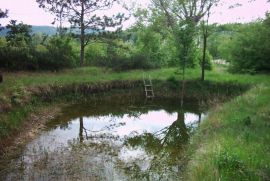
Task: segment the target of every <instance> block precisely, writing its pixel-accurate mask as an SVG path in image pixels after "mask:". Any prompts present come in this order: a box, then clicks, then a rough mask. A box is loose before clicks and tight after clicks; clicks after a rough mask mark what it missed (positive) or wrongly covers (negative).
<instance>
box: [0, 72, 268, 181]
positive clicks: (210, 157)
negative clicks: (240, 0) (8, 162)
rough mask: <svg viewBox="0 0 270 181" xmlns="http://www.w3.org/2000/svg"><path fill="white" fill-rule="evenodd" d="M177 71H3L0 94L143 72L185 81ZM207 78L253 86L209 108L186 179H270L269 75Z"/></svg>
mask: <svg viewBox="0 0 270 181" xmlns="http://www.w3.org/2000/svg"><path fill="white" fill-rule="evenodd" d="M176 71H177V70H176V69H174V68H170V69H160V70H150V71H141V70H135V71H129V72H113V71H111V70H108V69H102V68H95V67H92V68H78V69H73V70H65V71H61V72H57V73H51V72H50V73H49V72H41V73H29V72H18V73H5V74H4V83H1V84H0V99H1V98H2V99H7V98H6V97H9V96H11V95H12V94H13V93H14V92H16V91H17V90H18V89H20V90H22V89H24V88H25V87H35V86H42V85H48V84H56V85H69V84H73V83H84V82H87V83H91V82H93V83H94V82H106V81H112V80H142V77H143V73H146V74H149V75H151V77H152V79H157V80H167V79H169V78H171V77H175V78H176V79H177V80H181V75H178V74H175V72H176ZM186 78H187V79H188V80H194V79H196V80H197V79H199V78H200V71H199V70H198V69H195V70H192V69H189V70H187V75H186ZM206 80H207V81H211V82H228V83H230V82H237V83H239V84H249V85H252V88H251V89H249V90H248V91H247V92H245V93H244V94H243V95H241V96H238V97H236V98H234V99H233V100H231V101H229V102H227V103H224V104H222V105H219V106H217V107H216V108H212V109H211V110H210V114H209V117H208V119H207V120H206V121H204V122H203V123H202V124H201V126H200V128H199V130H198V132H197V133H196V135H195V136H194V137H193V138H192V140H191V145H190V149H189V157H190V161H189V163H188V165H187V170H186V175H185V177H186V180H270V146H269V143H270V101H269V100H270V76H269V75H241V74H230V73H227V72H225V71H223V69H221V68H216V69H215V70H214V71H208V72H206ZM41 106H42V105H41ZM37 107H38V106H37ZM36 109H37V108H33V107H31V106H29V107H28V106H24V107H23V108H18V109H16V108H15V109H14V110H12V111H11V112H9V113H3V114H2V115H0V118H2V119H5V120H9V121H12V122H14V125H13V127H16V126H18V125H19V124H21V122H22V121H23V120H24V118H25V117H27V115H28V114H29V113H30V112H33V111H35V110H36ZM17 120H21V121H17Z"/></svg>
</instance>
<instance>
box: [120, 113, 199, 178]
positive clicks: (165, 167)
mask: <svg viewBox="0 0 270 181" xmlns="http://www.w3.org/2000/svg"><path fill="white" fill-rule="evenodd" d="M199 118H200V116H199ZM191 131H192V128H191V127H187V126H186V125H185V113H184V112H183V111H180V112H178V115H177V120H176V121H174V122H173V123H172V124H171V125H170V126H168V127H165V128H163V129H162V130H159V131H158V132H155V133H144V134H142V135H138V136H134V137H131V138H127V139H126V140H125V146H127V147H129V148H131V149H137V148H143V150H144V151H145V152H146V154H147V155H148V156H147V157H144V158H138V159H139V161H141V163H144V164H145V163H146V162H149V165H148V167H147V169H144V170H142V169H141V168H140V166H139V165H140V164H138V159H136V161H134V162H131V163H127V165H126V168H125V169H126V171H127V173H128V174H131V175H132V177H135V178H137V179H138V178H141V179H146V180H162V179H166V180H167V179H173V178H176V177H179V173H180V172H181V163H182V164H183V162H184V158H185V155H184V154H185V147H186V145H187V143H188V139H189V137H190V132H191ZM149 158H150V159H149ZM147 160H148V161H147ZM171 177H173V178H171Z"/></svg>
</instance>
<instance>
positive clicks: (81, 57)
mask: <svg viewBox="0 0 270 181" xmlns="http://www.w3.org/2000/svg"><path fill="white" fill-rule="evenodd" d="M81 3H82V10H81V22H80V23H81V37H80V39H81V50H80V53H81V55H80V66H81V67H82V66H83V64H84V48H85V32H84V30H85V27H84V4H83V2H81Z"/></svg>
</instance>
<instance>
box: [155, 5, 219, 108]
mask: <svg viewBox="0 0 270 181" xmlns="http://www.w3.org/2000/svg"><path fill="white" fill-rule="evenodd" d="M218 1H219V0H203V1H201V0H173V1H171V0H152V2H153V4H154V5H155V7H157V8H158V9H160V11H161V13H163V14H164V15H165V16H166V17H167V24H168V26H169V27H170V28H171V30H172V31H173V34H174V35H175V39H176V41H177V44H178V45H180V46H179V50H180V51H179V52H180V60H181V61H180V62H181V66H182V79H183V80H182V93H181V97H182V98H181V100H182V101H181V102H182V104H183V96H184V86H185V68H186V64H187V63H188V62H187V61H188V57H191V56H190V55H191V54H192V48H193V45H194V44H193V42H194V37H195V33H196V30H195V27H196V25H197V24H198V23H199V21H200V20H201V19H202V18H203V17H204V16H205V15H206V13H207V12H209V11H210V9H211V7H212V6H213V5H214V4H215V3H217V2H218Z"/></svg>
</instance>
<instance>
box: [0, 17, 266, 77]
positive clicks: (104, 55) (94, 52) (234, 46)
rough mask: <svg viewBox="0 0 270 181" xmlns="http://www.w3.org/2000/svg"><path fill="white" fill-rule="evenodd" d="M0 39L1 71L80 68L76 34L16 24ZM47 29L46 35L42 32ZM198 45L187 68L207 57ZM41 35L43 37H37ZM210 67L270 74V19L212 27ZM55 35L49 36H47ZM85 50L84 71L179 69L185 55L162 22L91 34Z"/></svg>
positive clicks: (198, 43) (198, 63)
mask: <svg viewBox="0 0 270 181" xmlns="http://www.w3.org/2000/svg"><path fill="white" fill-rule="evenodd" d="M6 28H8V31H7V30H3V31H6V32H5V33H6V36H5V37H1V38H0V68H1V69H6V70H59V69H63V68H73V67H77V66H79V64H80V63H79V59H80V57H79V56H80V43H79V38H80V37H79V36H78V35H76V34H75V33H68V31H66V32H65V33H62V34H61V35H59V33H57V30H56V28H54V27H31V26H29V25H25V24H23V23H17V22H13V23H12V22H11V23H10V24H9V25H8V26H7V27H6ZM43 29H44V30H45V32H48V33H44V32H42V31H41V30H43ZM3 31H2V32H3ZM196 31H197V35H196V36H197V37H198V42H197V43H196V44H195V46H194V47H193V49H192V52H191V53H190V55H189V57H188V64H187V66H188V67H191V68H192V67H198V66H200V63H201V58H202V48H201V47H202V46H201V42H200V41H199V40H200V38H199V37H200V36H201V35H200V33H201V32H200V28H199V27H198V29H197V30H196ZM37 32H39V33H37ZM209 32H210V36H209V37H208V47H207V56H206V59H207V68H208V69H211V60H212V57H214V59H224V60H226V61H227V62H228V64H229V65H230V67H229V68H230V70H232V71H235V72H250V73H255V72H260V71H270V61H269V57H270V18H269V15H267V17H266V19H264V20H260V21H256V22H253V23H248V24H226V25H209ZM48 35H50V36H48ZM88 38H89V41H90V43H89V44H88V45H87V46H86V48H85V62H84V65H85V66H102V67H109V68H112V69H114V70H130V69H152V68H161V67H172V66H173V67H175V66H180V63H179V62H180V60H179V59H181V55H179V52H181V51H179V48H177V47H179V46H177V42H176V41H175V38H174V36H173V34H172V33H171V32H170V31H169V30H168V29H166V28H165V27H164V26H162V24H160V22H159V21H153V22H152V23H149V24H148V25H143V24H141V23H137V24H135V25H134V26H133V27H131V28H129V29H127V30H125V31H121V32H117V33H101V34H98V33H94V34H93V33H92V34H91V35H89V36H88Z"/></svg>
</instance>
